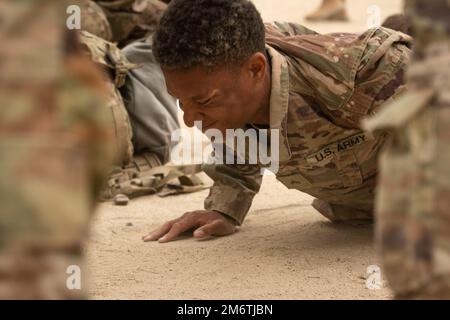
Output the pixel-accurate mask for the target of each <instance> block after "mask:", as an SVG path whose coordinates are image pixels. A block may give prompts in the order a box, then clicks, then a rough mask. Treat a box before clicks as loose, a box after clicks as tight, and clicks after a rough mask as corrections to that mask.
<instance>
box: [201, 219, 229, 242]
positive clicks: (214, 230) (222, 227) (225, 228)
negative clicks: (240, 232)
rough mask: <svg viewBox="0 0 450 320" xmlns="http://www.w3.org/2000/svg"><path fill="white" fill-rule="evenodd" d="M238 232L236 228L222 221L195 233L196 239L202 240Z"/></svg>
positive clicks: (210, 224)
mask: <svg viewBox="0 0 450 320" xmlns="http://www.w3.org/2000/svg"><path fill="white" fill-rule="evenodd" d="M235 231H236V227H235V226H233V225H232V224H229V223H226V222H224V221H222V220H215V221H213V222H211V223H208V224H207V225H204V226H202V227H200V228H198V229H197V230H195V231H194V237H195V238H198V239H201V238H205V237H207V236H226V235H228V234H231V233H233V232H235Z"/></svg>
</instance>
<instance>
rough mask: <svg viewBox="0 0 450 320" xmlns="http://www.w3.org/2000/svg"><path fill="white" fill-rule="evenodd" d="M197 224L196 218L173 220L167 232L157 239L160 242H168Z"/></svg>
mask: <svg viewBox="0 0 450 320" xmlns="http://www.w3.org/2000/svg"><path fill="white" fill-rule="evenodd" d="M196 225H198V221H197V220H196V219H187V218H184V219H181V220H179V221H177V222H175V223H174V224H173V225H172V227H171V228H170V230H169V232H167V234H166V235H165V236H163V237H161V238H160V239H159V240H158V241H159V242H160V243H164V242H169V241H172V240H173V239H175V238H176V237H178V236H179V235H180V234H182V233H183V232H185V231H187V230H189V229H191V228H193V227H195V226H196Z"/></svg>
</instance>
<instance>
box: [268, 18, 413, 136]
mask: <svg viewBox="0 0 450 320" xmlns="http://www.w3.org/2000/svg"><path fill="white" fill-rule="evenodd" d="M266 42H267V43H268V44H269V45H270V46H272V47H274V48H275V49H277V51H279V52H280V53H282V54H283V55H284V56H285V57H286V59H287V62H288V65H289V78H290V86H291V90H292V91H295V92H297V93H299V94H301V95H302V97H304V98H305V100H307V101H308V103H310V104H311V105H312V106H314V107H315V108H316V109H317V110H318V111H319V112H321V113H323V114H324V116H326V117H327V118H328V119H329V120H330V121H332V122H334V123H335V124H336V125H339V126H342V127H346V128H360V121H361V120H362V118H364V117H365V116H367V115H370V114H374V113H375V112H377V110H378V109H379V107H380V106H382V105H384V102H385V101H386V100H389V99H390V98H391V97H392V96H393V95H394V94H396V93H397V92H398V91H399V90H402V89H403V88H404V86H403V84H404V79H403V73H404V69H405V67H406V66H407V64H408V61H409V59H410V55H411V50H410V46H411V44H412V38H411V37H410V36H408V35H406V34H403V33H401V32H397V31H394V30H391V29H387V28H382V27H380V28H373V29H369V30H367V31H366V32H364V33H362V34H353V33H331V34H323V35H322V34H317V33H315V32H313V31H311V30H309V29H307V28H305V27H303V26H301V25H297V24H292V23H283V24H281V23H274V24H270V25H266Z"/></svg>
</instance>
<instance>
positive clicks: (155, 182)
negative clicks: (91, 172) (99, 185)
mask: <svg viewBox="0 0 450 320" xmlns="http://www.w3.org/2000/svg"><path fill="white" fill-rule="evenodd" d="M158 161H159V160H158V158H157V157H156V156H155V155H154V154H151V153H144V154H141V155H139V156H135V157H134V158H133V161H132V163H130V164H129V165H127V166H125V167H116V168H115V169H113V171H112V173H111V174H110V176H109V179H108V182H107V186H106V188H105V189H104V191H103V193H102V195H101V199H102V200H104V201H106V200H111V199H113V200H114V201H115V202H116V197H117V196H118V195H121V196H126V197H128V198H130V199H131V198H136V197H140V196H145V195H152V194H156V193H159V195H160V196H168V195H173V194H178V193H189V192H196V191H200V190H203V189H206V188H209V187H210V186H211V185H210V184H209V182H208V181H207V180H206V179H202V178H201V175H197V173H199V172H201V165H164V166H161V165H158Z"/></svg>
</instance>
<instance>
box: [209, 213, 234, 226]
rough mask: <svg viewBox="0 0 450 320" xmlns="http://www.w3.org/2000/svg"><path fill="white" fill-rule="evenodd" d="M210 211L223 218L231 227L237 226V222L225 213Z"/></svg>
mask: <svg viewBox="0 0 450 320" xmlns="http://www.w3.org/2000/svg"><path fill="white" fill-rule="evenodd" d="M212 211H214V212H217V213H219V214H220V215H221V216H222V217H224V218H225V219H226V220H227V221H228V222H229V223H231V224H232V225H234V226H238V225H239V222H238V221H237V220H236V219H234V218H233V217H232V216H230V215H227V214H226V213H224V212H221V211H218V210H212Z"/></svg>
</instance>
